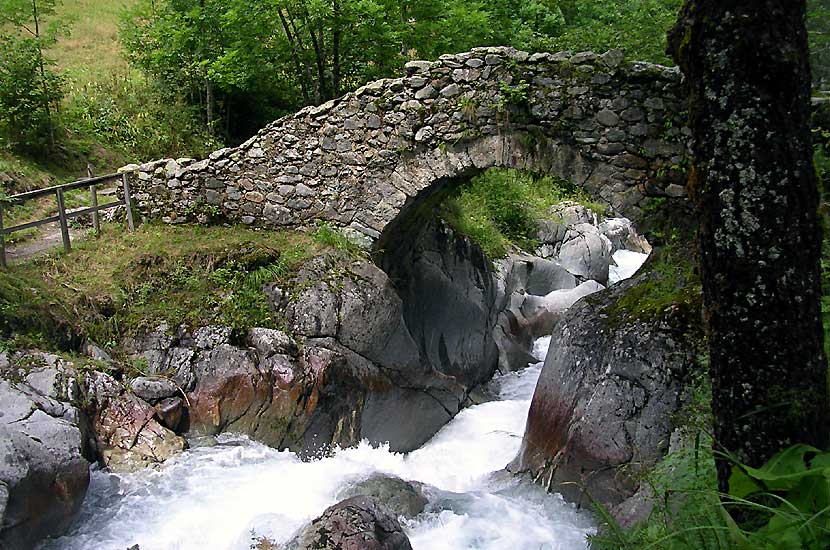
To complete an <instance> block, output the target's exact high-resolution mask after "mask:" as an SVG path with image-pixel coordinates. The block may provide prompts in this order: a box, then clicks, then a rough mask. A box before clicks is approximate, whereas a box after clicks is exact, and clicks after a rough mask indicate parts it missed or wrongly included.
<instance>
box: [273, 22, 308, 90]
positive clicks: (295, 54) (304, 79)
mask: <svg viewBox="0 0 830 550" xmlns="http://www.w3.org/2000/svg"><path fill="white" fill-rule="evenodd" d="M277 14H278V15H279V17H280V23H282V28H283V30H284V31H285V38H286V39H287V40H288V45H289V46H291V59H292V60H293V61H294V70H296V71H297V78H298V79H299V81H300V89H301V90H302V92H303V101H304V102H305V104H306V105H308V104H309V103H311V98H310V96H309V94H308V81H309V80H311V78H310V77H309V76H308V68H306V69H305V70H303V63H302V62H301V61H300V53H299V50H298V46H297V41H296V39H295V37H294V34H293V33H292V32H291V27H289V26H288V20H287V19H286V18H285V15H284V14H283V13H282V8H280V9H278V10H277Z"/></svg>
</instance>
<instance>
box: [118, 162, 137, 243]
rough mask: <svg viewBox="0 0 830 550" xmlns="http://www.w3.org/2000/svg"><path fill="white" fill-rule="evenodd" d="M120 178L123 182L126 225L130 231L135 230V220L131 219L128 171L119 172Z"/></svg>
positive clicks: (131, 208)
mask: <svg viewBox="0 0 830 550" xmlns="http://www.w3.org/2000/svg"><path fill="white" fill-rule="evenodd" d="M121 180H122V181H123V182H124V206H126V207H127V227H128V228H129V229H130V231H135V222H134V221H133V207H132V204H131V202H132V201H131V200H130V172H124V173H123V174H121Z"/></svg>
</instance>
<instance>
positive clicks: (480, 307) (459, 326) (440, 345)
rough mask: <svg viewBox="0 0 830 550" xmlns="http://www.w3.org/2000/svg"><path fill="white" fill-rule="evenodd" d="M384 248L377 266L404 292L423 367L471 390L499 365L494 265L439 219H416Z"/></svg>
mask: <svg viewBox="0 0 830 550" xmlns="http://www.w3.org/2000/svg"><path fill="white" fill-rule="evenodd" d="M379 246H380V247H381V248H382V250H383V254H382V255H381V256H380V258H379V265H380V267H381V268H382V269H383V270H384V271H385V272H386V273H387V275H388V276H389V279H390V280H391V281H392V283H393V284H394V288H395V290H396V291H397V293H398V295H399V296H400V297H401V300H402V303H403V319H404V322H405V323H406V326H407V328H408V330H409V333H410V334H411V337H412V339H413V340H414V342H415V345H416V347H415V348H414V350H413V351H414V353H415V354H416V356H417V355H419V356H420V362H421V363H422V365H423V368H425V369H429V370H431V371H434V372H435V373H436V374H437V375H440V376H450V377H452V378H454V379H455V380H456V381H458V382H459V383H460V384H462V385H463V386H465V387H467V388H470V387H474V386H477V385H479V384H483V383H485V382H486V381H488V380H489V379H490V378H491V377H492V375H493V373H494V372H495V369H496V366H497V363H498V349H497V348H496V345H495V342H494V340H493V327H494V325H495V321H496V315H497V313H498V311H497V308H496V303H497V300H498V286H497V284H496V281H495V277H494V275H495V271H494V269H493V264H492V262H491V261H490V260H489V259H488V258H487V257H486V256H485V255H484V253H483V252H482V251H481V249H480V248H479V247H478V245H476V244H474V243H473V242H472V241H470V240H469V239H467V238H464V237H462V236H460V235H457V234H456V233H455V232H454V231H453V230H452V229H451V228H450V227H449V226H448V225H447V224H445V223H443V222H441V221H440V220H415V219H413V220H412V221H411V223H409V224H408V225H406V226H405V227H400V228H399V229H397V230H396V231H393V232H391V234H387V235H385V236H384V238H383V239H381V242H380V244H379Z"/></svg>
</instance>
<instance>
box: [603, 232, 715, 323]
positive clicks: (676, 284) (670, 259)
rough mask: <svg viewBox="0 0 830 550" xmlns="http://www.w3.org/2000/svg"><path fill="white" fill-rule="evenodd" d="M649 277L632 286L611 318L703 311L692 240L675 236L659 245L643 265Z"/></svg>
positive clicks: (613, 319) (652, 317)
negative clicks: (691, 245)
mask: <svg viewBox="0 0 830 550" xmlns="http://www.w3.org/2000/svg"><path fill="white" fill-rule="evenodd" d="M643 270H644V271H646V272H648V273H649V274H650V275H649V277H648V278H647V279H646V280H644V281H643V282H642V283H641V284H639V285H637V286H635V287H633V288H631V289H630V290H629V291H628V292H627V293H626V294H625V295H623V296H622V297H621V298H620V299H619V300H618V301H617V302H616V303H615V304H614V306H613V308H612V309H611V315H612V317H611V321H612V322H614V321H615V320H616V321H617V322H621V321H622V320H623V319H625V318H634V319H659V318H661V317H662V316H664V315H667V314H676V313H682V312H686V313H688V312H692V311H699V308H700V297H701V292H702V290H701V285H700V279H699V278H698V275H697V273H696V271H695V264H694V254H693V253H692V251H691V250H690V246H689V244H688V243H687V242H686V241H685V240H684V239H681V238H679V237H674V238H672V239H670V240H669V242H667V243H666V244H664V245H663V246H661V247H659V248H655V250H654V252H653V253H652V257H651V258H649V260H648V263H647V264H646V265H645V266H644V268H643Z"/></svg>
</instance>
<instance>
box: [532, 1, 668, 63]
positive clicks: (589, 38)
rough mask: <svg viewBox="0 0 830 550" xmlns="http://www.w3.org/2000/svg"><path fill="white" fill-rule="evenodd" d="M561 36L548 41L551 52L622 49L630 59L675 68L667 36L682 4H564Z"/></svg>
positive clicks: (655, 2)
mask: <svg viewBox="0 0 830 550" xmlns="http://www.w3.org/2000/svg"><path fill="white" fill-rule="evenodd" d="M556 5H557V6H558V7H559V9H560V10H561V13H562V17H563V20H564V23H563V25H562V26H561V28H560V29H561V32H559V33H557V34H556V35H554V36H551V37H550V39H549V40H548V41H546V44H545V46H546V49H549V50H551V51H557V50H572V51H584V50H593V51H596V52H604V51H606V50H609V49H613V48H619V49H622V50H624V51H625V52H626V55H627V57H628V58H629V59H638V60H644V61H652V62H656V63H663V64H667V65H673V64H674V63H673V62H672V61H671V60H670V59H669V58H668V56H667V55H666V53H665V51H666V32H667V31H668V30H669V28H671V26H672V25H673V24H674V22H675V21H676V20H677V12H678V10H679V9H680V6H681V5H682V0H622V1H620V0H592V1H590V2H586V1H584V0H561V1H559V2H557V3H556Z"/></svg>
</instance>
